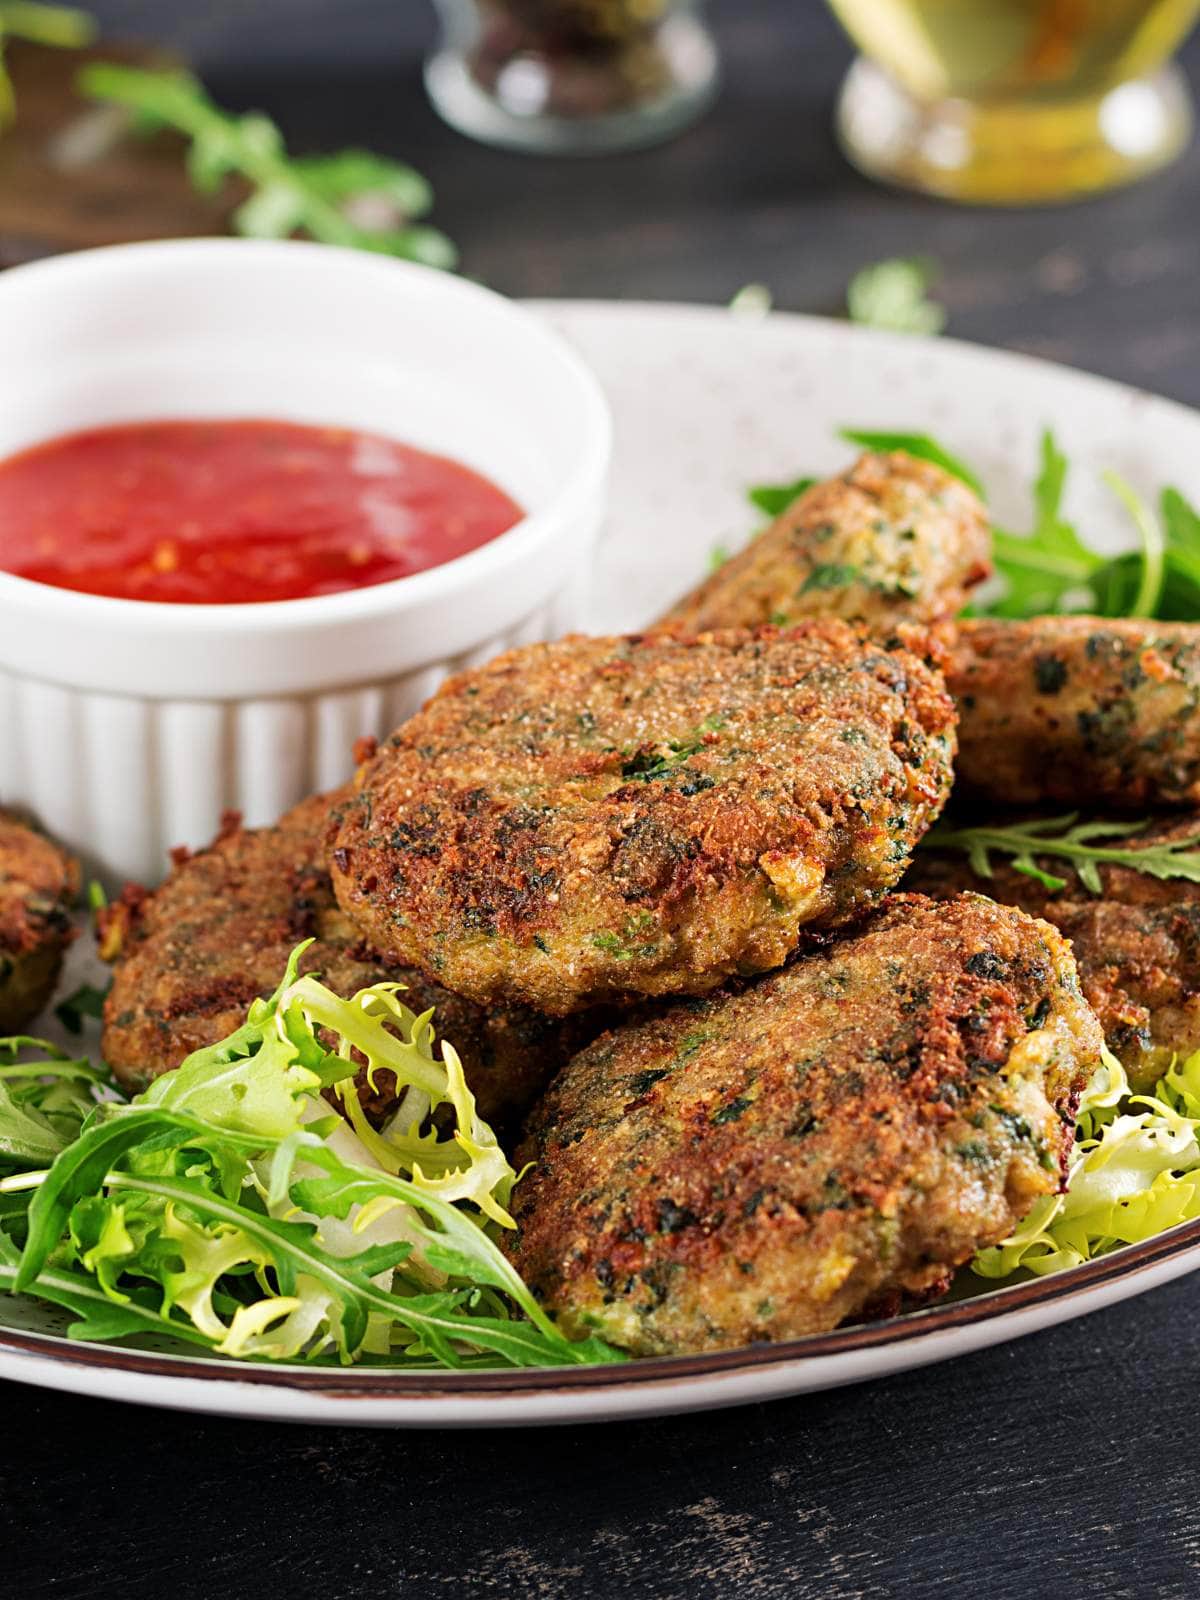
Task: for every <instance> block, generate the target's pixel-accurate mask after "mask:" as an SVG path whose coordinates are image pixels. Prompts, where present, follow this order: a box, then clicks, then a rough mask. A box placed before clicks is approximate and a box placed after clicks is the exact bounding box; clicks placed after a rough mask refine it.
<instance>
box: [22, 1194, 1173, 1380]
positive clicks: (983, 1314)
mask: <svg viewBox="0 0 1200 1600" xmlns="http://www.w3.org/2000/svg"><path fill="white" fill-rule="evenodd" d="M1198 1244H1200V1218H1196V1219H1194V1220H1193V1221H1191V1222H1183V1223H1180V1224H1178V1225H1177V1226H1176V1227H1174V1228H1171V1229H1168V1230H1167V1231H1166V1232H1165V1233H1160V1234H1156V1235H1155V1237H1154V1238H1152V1239H1146V1240H1143V1241H1142V1242H1141V1243H1140V1244H1133V1245H1125V1246H1123V1247H1122V1248H1121V1249H1119V1250H1114V1251H1112V1252H1111V1254H1109V1255H1104V1256H1100V1257H1098V1258H1097V1259H1095V1260H1093V1261H1085V1262H1084V1263H1083V1264H1082V1265H1081V1266H1078V1267H1071V1268H1069V1269H1068V1270H1067V1271H1065V1272H1061V1273H1058V1274H1055V1275H1054V1276H1052V1277H1046V1278H1032V1279H1028V1280H1026V1281H1024V1282H1022V1283H1017V1284H1012V1285H1010V1286H1009V1287H1008V1288H1006V1289H994V1290H992V1291H990V1292H989V1291H985V1292H984V1293H982V1294H980V1295H977V1296H975V1297H973V1298H972V1299H969V1300H956V1301H952V1302H950V1303H949V1304H942V1305H939V1306H932V1307H929V1308H928V1309H926V1310H923V1311H910V1312H906V1313H904V1314H902V1315H900V1316H896V1317H889V1318H888V1319H887V1320H886V1321H883V1322H873V1323H863V1324H859V1325H857V1326H853V1327H848V1328H838V1329H835V1330H834V1331H833V1332H832V1333H820V1334H810V1335H809V1336H808V1337H806V1338H803V1339H789V1340H786V1341H784V1342H782V1343H779V1344H765V1343H764V1344H758V1345H745V1346H742V1347H740V1348H738V1349H736V1350H714V1351H709V1352H707V1353H704V1354H700V1355H687V1356H647V1357H642V1358H641V1359H634V1360H630V1361H628V1362H622V1363H620V1364H619V1365H612V1366H608V1365H604V1366H587V1367H527V1368H496V1369H489V1370H487V1371H475V1372H453V1371H445V1372H443V1371H419V1372H414V1371H413V1370H411V1369H410V1368H403V1367H397V1368H392V1369H389V1368H387V1367H383V1366H378V1367H347V1368H336V1367H323V1366H322V1367H304V1366H301V1365H298V1364H294V1363H291V1364H286V1365H278V1366H275V1365H270V1364H268V1363H266V1362H264V1363H262V1364H259V1363H255V1362H249V1361H247V1362H240V1361H234V1360H226V1359H223V1358H221V1357H210V1358H205V1359H201V1360H197V1359H195V1358H190V1359H189V1358H188V1357H185V1356H168V1355H159V1354H157V1353H154V1352H151V1351H146V1350H138V1349H134V1348H131V1347H129V1346H125V1345H117V1344H113V1345H104V1344H94V1343H91V1342H89V1341H85V1340H80V1341H78V1342H77V1341H75V1340H70V1339H67V1338H65V1337H60V1336H54V1335H48V1334H39V1333H24V1332H21V1331H19V1330H17V1329H10V1328H5V1327H3V1326H0V1354H6V1355H16V1356H25V1357H34V1358H43V1359H48V1360H51V1361H57V1362H59V1363H61V1364H63V1365H65V1366H72V1367H83V1368H88V1369H92V1370H106V1369H107V1370H118V1371H126V1372H136V1373H138V1374H141V1375H143V1376H146V1377H165V1378H186V1379H202V1380H203V1379H217V1380H218V1381H224V1382H236V1383H249V1384H262V1385H265V1386H267V1387H270V1388H279V1389H296V1390H301V1391H303V1392H305V1393H308V1394H317V1395H326V1396H328V1397H329V1398H331V1399H339V1400H347V1399H348V1400H354V1399H363V1400H378V1399H394V1400H399V1399H405V1398H412V1399H446V1398H452V1397H454V1396H462V1397H464V1398H474V1397H482V1396H485V1395H528V1394H535V1393H553V1392H560V1391H563V1390H594V1389H612V1388H616V1387H623V1386H625V1385H628V1384H631V1383H633V1384H646V1383H656V1382H657V1383H662V1382H674V1381H678V1380H681V1379H688V1378H704V1377H718V1376H727V1375H729V1374H731V1373H736V1372H748V1371H753V1370H755V1369H761V1368H765V1367H770V1366H776V1365H784V1364H787V1363H790V1362H800V1361H809V1360H814V1359H817V1358H822V1357H829V1356H838V1355H847V1354H849V1353H850V1352H852V1351H865V1350H878V1349H882V1348H884V1347H886V1346H888V1345H894V1344H897V1343H901V1342H903V1341H904V1340H906V1339H909V1338H914V1337H919V1336H921V1335H924V1334H929V1333H939V1332H947V1331H953V1330H956V1329H961V1328H968V1327H972V1326H975V1325H976V1324H978V1323H982V1322H990V1321H992V1320H993V1319H994V1318H996V1317H1000V1316H1002V1315H1004V1314H1005V1313H1006V1312H1009V1311H1019V1310H1024V1309H1026V1308H1027V1307H1029V1306H1031V1305H1039V1306H1040V1305H1046V1304H1051V1303H1053V1302H1055V1301H1061V1300H1064V1299H1069V1298H1071V1297H1072V1296H1074V1295H1077V1294H1082V1293H1085V1292H1086V1291H1088V1290H1091V1289H1097V1288H1100V1287H1101V1286H1103V1285H1104V1284H1107V1283H1111V1282H1113V1281H1114V1280H1118V1279H1121V1278H1127V1277H1130V1276H1132V1275H1134V1274H1136V1273H1139V1272H1144V1271H1147V1270H1148V1269H1149V1268H1151V1267H1155V1266H1158V1265H1159V1264H1160V1263H1161V1262H1163V1261H1167V1260H1171V1259H1173V1258H1175V1257H1178V1256H1180V1255H1185V1254H1187V1253H1188V1252H1189V1251H1190V1250H1192V1249H1193V1247H1194V1246H1196V1245H1198ZM1198 1265H1200V1263H1198ZM0 1304H2V1301H0Z"/></svg>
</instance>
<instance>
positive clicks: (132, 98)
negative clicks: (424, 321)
mask: <svg viewBox="0 0 1200 1600" xmlns="http://www.w3.org/2000/svg"><path fill="white" fill-rule="evenodd" d="M79 86H80V88H81V90H82V91H83V93H84V94H86V95H90V96H91V97H92V98H93V99H97V100H104V101H106V102H108V103H109V104H112V105H119V106H123V107H125V108H126V110H128V111H129V112H131V113H132V114H133V116H134V118H135V120H136V125H137V126H138V127H140V128H142V129H144V130H146V131H153V130H154V129H157V128H173V129H175V130H176V131H177V132H179V133H182V134H183V135H184V136H185V137H187V138H188V139H190V140H191V146H190V149H189V151H188V157H187V165H188V173H189V176H190V177H191V180H192V182H193V183H194V184H195V186H196V187H197V188H198V189H200V190H201V191H203V192H205V193H214V192H216V190H218V189H219V188H220V186H221V184H222V183H223V182H224V181H225V180H226V179H227V178H228V177H230V176H232V175H234V174H236V175H238V176H239V177H241V178H243V179H244V180H245V181H246V182H247V183H248V184H249V185H250V186H251V194H250V196H249V198H248V199H247V200H245V201H244V202H243V203H242V204H241V205H240V206H239V207H238V208H237V210H236V211H235V212H234V213H233V217H232V222H233V226H234V228H235V230H236V231H237V232H239V233H242V234H246V235H248V236H250V237H253V238H259V239H281V238H287V237H289V236H290V235H292V234H294V233H297V232H303V233H306V234H308V235H309V236H310V237H311V238H313V239H319V240H321V241H323V242H324V243H325V244H338V245H347V246H350V247H351V248H353V249H358V250H372V251H376V252H379V253H382V254H384V255H392V256H400V257H403V258H404V259H406V260H409V261H420V262H423V263H424V264H425V265H426V266H434V267H447V268H448V267H452V266H453V265H454V262H455V258H456V252H455V250H454V246H453V245H452V244H451V243H450V241H449V240H448V239H447V238H446V237H445V235H444V234H442V233H439V232H438V231H437V229H435V228H430V227H425V226H420V227H415V226H413V225H412V224H413V221H414V219H416V218H419V217H422V216H424V215H425V214H426V213H427V212H428V210H429V208H430V205H431V203H432V191H431V190H430V188H429V185H428V183H426V181H425V179H424V178H422V177H421V176H420V174H419V173H417V172H414V170H413V169H412V168H411V167H409V166H406V165H404V163H402V162H398V161H388V160H386V159H385V158H384V157H382V156H376V155H373V154H371V153H370V152H369V151H365V150H344V151H342V152H340V153H339V154H336V155H331V156H305V157H299V158H297V157H293V156H290V155H289V154H288V150H287V146H286V144H285V143H284V139H283V135H282V134H281V133H280V131H279V129H278V128H277V127H276V125H275V124H274V123H273V122H272V121H271V120H270V118H269V117H265V116H263V115H262V114H261V113H260V112H250V113H247V114H245V115H242V116H237V115H234V114H233V113H230V112H226V111H223V110H222V109H221V108H220V107H219V106H218V105H216V104H215V103H214V102H213V101H212V100H211V99H210V98H209V96H208V94H207V93H206V91H205V89H204V86H203V84H201V83H200V82H199V81H198V80H197V79H196V78H194V77H193V76H192V75H191V74H190V73H187V72H180V71H162V72H148V71H143V70H141V69H139V68H135V67H122V66H116V65H114V64H112V63H109V62H95V63H93V64H92V65H90V66H88V67H85V68H84V69H83V71H82V73H81V74H80V78H79Z"/></svg>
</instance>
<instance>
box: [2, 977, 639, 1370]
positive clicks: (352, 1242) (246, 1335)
mask: <svg viewBox="0 0 1200 1600" xmlns="http://www.w3.org/2000/svg"><path fill="white" fill-rule="evenodd" d="M304 948H305V947H304V946H301V947H300V948H298V949H297V950H296V951H295V952H294V953H293V956H292V959H291V961H290V962H289V965H288V969H287V972H286V973H285V975H284V978H283V980H282V982H281V983H280V985H279V988H278V989H277V990H276V992H275V994H274V995H272V996H271V997H270V999H269V1000H264V1001H257V1002H255V1004H254V1005H253V1006H252V1007H251V1009H250V1013H249V1016H248V1017H247V1020H246V1022H245V1023H244V1024H243V1025H242V1027H240V1028H238V1029H237V1030H235V1032H234V1033H232V1034H231V1035H230V1036H229V1037H228V1038H227V1039H225V1040H222V1041H221V1042H220V1043H219V1044H216V1045H213V1046H210V1047H208V1048H206V1049H203V1050H199V1051H196V1052H195V1053H194V1054H193V1055H191V1056H189V1057H188V1058H187V1060H186V1061H184V1062H183V1063H182V1065H181V1066H180V1067H179V1068H178V1069H177V1070H176V1071H174V1072H172V1073H168V1074H166V1075H165V1076H164V1077H162V1078H160V1079H159V1080H158V1081H157V1082H156V1083H155V1084H153V1085H152V1086H151V1088H150V1089H148V1090H147V1091H146V1092H145V1093H144V1094H142V1095H139V1096H138V1097H136V1098H135V1099H134V1100H133V1101H131V1102H129V1103H127V1104H111V1103H110V1104H102V1105H95V1106H93V1107H92V1109H91V1110H90V1111H88V1112H87V1114H86V1116H84V1117H83V1118H82V1119H81V1122H82V1125H81V1126H80V1125H79V1124H78V1123H77V1125H76V1126H77V1136H76V1137H74V1138H71V1139H70V1140H69V1142H66V1143H65V1144H63V1145H61V1146H60V1147H57V1148H56V1149H54V1150H51V1149H50V1147H49V1144H48V1142H47V1141H45V1140H43V1141H42V1142H41V1143H40V1144H38V1145H37V1146H36V1148H35V1147H34V1142H33V1141H32V1140H31V1141H29V1148H28V1149H27V1150H26V1151H25V1159H26V1160H28V1158H30V1157H32V1156H36V1157H38V1158H39V1160H40V1162H41V1165H40V1166H36V1167H35V1168H34V1169H33V1170H28V1171H26V1172H24V1173H18V1174H16V1175H14V1176H12V1177H10V1178H9V1179H0V1200H5V1201H8V1202H12V1203H14V1204H18V1205H20V1206H21V1207H27V1209H24V1210H23V1213H22V1214H21V1215H19V1216H17V1218H16V1221H15V1222H14V1224H13V1233H14V1236H15V1235H16V1234H18V1233H23V1235H24V1248H23V1250H22V1251H21V1254H20V1258H19V1260H18V1259H16V1258H14V1257H13V1254H12V1246H11V1241H10V1244H9V1246H8V1247H7V1248H8V1256H7V1257H6V1260H7V1265H6V1267H5V1269H4V1271H3V1273H0V1282H5V1283H7V1284H8V1286H9V1287H11V1288H12V1289H13V1290H14V1291H16V1292H25V1293H30V1294H35V1295H40V1296H42V1297H43V1298H46V1299H50V1300H54V1301H56V1303H58V1304H63V1305H68V1306H69V1308H71V1309H74V1310H76V1311H77V1312H78V1313H79V1315H80V1318H81V1320H80V1322H79V1323H78V1324H77V1326H78V1327H79V1328H81V1329H87V1330H89V1331H88V1332H87V1333H86V1334H84V1335H83V1336H86V1337H124V1336H125V1335H126V1334H127V1333H128V1332H148V1331H154V1332H157V1333H164V1332H167V1333H169V1332H173V1331H175V1330H180V1331H181V1336H183V1337H186V1338H187V1339H189V1340H190V1341H192V1342H199V1343H202V1344H204V1345H206V1346H207V1347H208V1348H209V1349H211V1350H212V1351H214V1352H215V1353H218V1354H221V1355H226V1356H234V1357H239V1358H243V1359H258V1360H289V1359H302V1360H308V1361H313V1360H318V1361H319V1360H336V1361H340V1362H350V1361H356V1360H364V1359H379V1360H387V1361H390V1362H393V1363H400V1364H405V1365H421V1366H428V1365H431V1364H432V1365H437V1366H443V1367H462V1366H464V1365H471V1366H476V1365H480V1364H487V1363H489V1362H490V1363H491V1364H495V1363H497V1362H500V1363H507V1364H510V1365H516V1366H543V1365H548V1366H553V1365H566V1364H578V1363H583V1362H594V1361H611V1360H618V1359H621V1358H620V1357H619V1356H618V1355H617V1353H616V1352H614V1351H612V1350H611V1349H609V1347H608V1346H606V1345H604V1344H603V1343H602V1341H600V1340H598V1339H590V1340H584V1341H581V1342H572V1341H570V1340H568V1339H567V1338H566V1336H565V1335H564V1334H563V1333H561V1332H560V1331H559V1330H558V1328H557V1327H556V1326H555V1324H554V1322H553V1321H552V1319H551V1318H549V1317H548V1316H547V1315H546V1313H545V1312H544V1311H543V1310H542V1308H541V1307H540V1306H539V1305H538V1304H537V1302H536V1301H535V1300H534V1298H533V1296H532V1295H531V1294H530V1292H529V1290H528V1288H527V1287H526V1286H525V1284H524V1283H523V1282H522V1281H521V1278H520V1276H519V1275H518V1274H517V1273H516V1272H515V1271H514V1269H513V1268H512V1266H511V1265H510V1264H509V1262H508V1260H507V1259H506V1257H505V1256H504V1255H503V1253H502V1252H501V1251H500V1250H499V1248H498V1247H497V1245H496V1243H495V1240H494V1238H493V1237H492V1232H493V1231H494V1230H495V1229H497V1228H506V1227H512V1225H513V1224H512V1219H511V1217H510V1216H509V1214H508V1210H507V1205H508V1200H509V1196H510V1194H511V1191H512V1186H513V1183H514V1182H515V1174H514V1172H513V1169H512V1167H511V1165H510V1164H509V1162H508V1159H507V1157H506V1156H505V1155H504V1152H503V1151H502V1150H501V1148H500V1146H499V1144H498V1143H497V1141H496V1137H495V1135H494V1133H493V1132H492V1130H491V1128H490V1127H489V1126H488V1124H487V1123H486V1122H484V1121H483V1120H482V1119H481V1118H480V1117H479V1115H478V1112H477V1110H476V1106H475V1101H474V1097H473V1096H472V1094H471V1092H470V1089H469V1087H468V1085H467V1083H466V1079H465V1077H464V1075H463V1071H462V1064H461V1062H460V1061H459V1059H458V1056H457V1054H456V1052H455V1051H454V1049H453V1047H452V1046H451V1045H449V1044H445V1043H443V1044H442V1045H441V1050H440V1054H439V1053H438V1052H437V1051H436V1050H435V1043H436V1036H435V1034H434V1029H433V1024H432V1016H431V1013H429V1012H426V1013H424V1014H423V1015H421V1016H417V1015H416V1014H414V1013H413V1012H412V1011H411V1010H409V1008H408V1007H407V1006H405V1005H404V1003H403V1001H402V1000H401V999H400V997H399V988H400V986H399V985H397V984H394V983H392V984H388V983H384V984H377V985H374V986H373V987H371V988H368V989H364V990H362V991H360V992H359V993H358V994H357V995H355V996H353V998H351V999H348V1000H346V999H342V998H341V997H339V996H338V995H336V994H334V993H333V992H332V991H330V990H329V989H327V988H325V987H324V985H323V984H321V983H320V982H319V980H318V979H317V978H316V977H314V976H312V975H307V976H305V977H300V976H298V965H299V960H300V957H301V956H302V954H303V951H304ZM360 1072H363V1073H365V1075H366V1077H367V1078H368V1080H369V1082H370V1083H371V1084H372V1085H376V1084H377V1083H378V1081H379V1075H380V1074H383V1073H387V1074H390V1075H391V1077H392V1078H394V1080H395V1084H396V1093H397V1096H398V1107H399V1108H398V1110H397V1112H396V1113H395V1115H394V1116H393V1117H392V1119H391V1121H390V1123H389V1125H387V1126H386V1127H384V1128H382V1129H375V1128H372V1127H371V1125H370V1124H369V1123H368V1122H367V1120H366V1118H365V1116H364V1115H363V1112H362V1108H361V1105H360V1103H359V1099H358V1095H357V1092H356V1090H355V1089H354V1087H353V1086H352V1085H350V1083H349V1080H350V1079H352V1078H354V1077H355V1076H357V1075H358V1074H359V1073H360ZM0 1081H2V1080H0ZM327 1091H331V1092H333V1093H335V1094H337V1095H338V1096H340V1101H341V1106H342V1113H343V1114H342V1115H338V1114H337V1113H336V1111H335V1110H334V1109H333V1107H332V1106H331V1104H330V1101H329V1100H328V1099H327V1098H326V1093H327ZM435 1111H437V1112H438V1116H437V1118H436V1121H435V1120H434V1119H433V1117H432V1113H433V1112H435ZM101 1302H103V1303H104V1304H105V1305H106V1306H107V1307H108V1308H109V1310H108V1313H107V1315H108V1321H107V1322H105V1319H104V1315H103V1314H102V1310H101ZM103 1327H111V1328H112V1329H113V1330H114V1331H113V1332H112V1333H111V1334H99V1333H97V1332H96V1331H95V1330H96V1329H97V1328H103Z"/></svg>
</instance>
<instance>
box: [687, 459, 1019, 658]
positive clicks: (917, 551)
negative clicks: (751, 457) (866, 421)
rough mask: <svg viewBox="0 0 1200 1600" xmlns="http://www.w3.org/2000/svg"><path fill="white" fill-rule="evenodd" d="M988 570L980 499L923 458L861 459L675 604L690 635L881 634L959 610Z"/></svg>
mask: <svg viewBox="0 0 1200 1600" xmlns="http://www.w3.org/2000/svg"><path fill="white" fill-rule="evenodd" d="M990 571H991V533H990V530H989V528H988V522H987V516H986V513H985V512H984V508H983V506H982V505H981V504H980V502H979V499H978V498H977V496H976V495H975V494H973V493H972V491H971V490H970V489H968V488H967V486H966V485H965V484H963V483H960V482H959V480H958V479H957V478H952V477H951V476H950V474H949V473H947V472H943V471H942V469H941V468H940V467H936V466H933V465H932V464H931V463H930V462H928V461H918V460H916V459H915V458H914V457H913V456H909V455H905V454H903V453H901V452H896V453H894V454H891V455H864V456H861V457H860V458H859V460H858V461H856V462H855V463H854V465H853V466H852V467H851V468H850V470H849V471H848V472H844V473H842V474H841V475H840V476H839V477H836V478H829V479H826V480H825V481H824V482H823V483H818V484H814V485H813V487H812V488H811V489H809V490H808V491H807V492H806V493H805V494H802V495H801V496H800V497H799V499H798V500H796V501H795V502H794V503H793V504H792V505H790V506H789V507H788V508H787V510H786V511H785V512H784V513H783V514H782V516H780V517H779V518H778V519H777V520H776V521H775V522H773V523H772V524H771V525H770V527H769V528H765V529H764V530H763V531H762V533H760V534H759V535H758V536H757V538H755V539H754V540H752V541H751V543H750V544H749V545H747V547H746V548H745V549H744V550H742V551H740V552H739V553H738V554H737V555H735V556H732V557H731V558H730V559H729V560H728V561H726V562H725V563H724V565H723V566H721V567H720V568H719V569H718V570H717V571H716V572H715V573H713V575H712V576H711V577H710V578H709V579H708V581H707V582H706V583H702V584H701V585H700V587H699V588H698V589H694V590H693V591H692V592H691V594H688V595H685V596H684V598H683V599H682V600H681V601H680V602H679V603H678V605H676V606H674V607H673V608H672V609H671V610H670V611H669V612H668V613H667V616H666V617H665V618H664V621H666V622H670V623H677V624H678V625H679V626H680V627H682V628H685V629H687V630H689V631H691V632H694V633H702V632H704V631H705V630H707V629H710V628H754V627H758V626H760V625H761V624H762V623H767V622H773V623H780V624H783V625H787V624H790V623H794V622H798V621H800V620H801V618H804V617H813V616H835V617H846V618H849V619H851V620H862V621H865V622H868V623H871V624H872V625H875V626H878V625H879V624H880V623H884V624H887V625H889V626H890V625H891V624H892V623H895V622H901V621H905V620H908V621H911V622H932V621H937V620H940V619H942V618H948V617H953V616H956V615H957V614H958V612H959V611H961V610H962V608H963V605H964V604H965V602H966V598H967V594H968V593H969V591H970V590H971V589H972V588H973V587H974V586H975V585H976V584H977V583H979V582H981V581H982V580H983V579H984V578H986V577H987V576H988V574H989V573H990Z"/></svg>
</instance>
